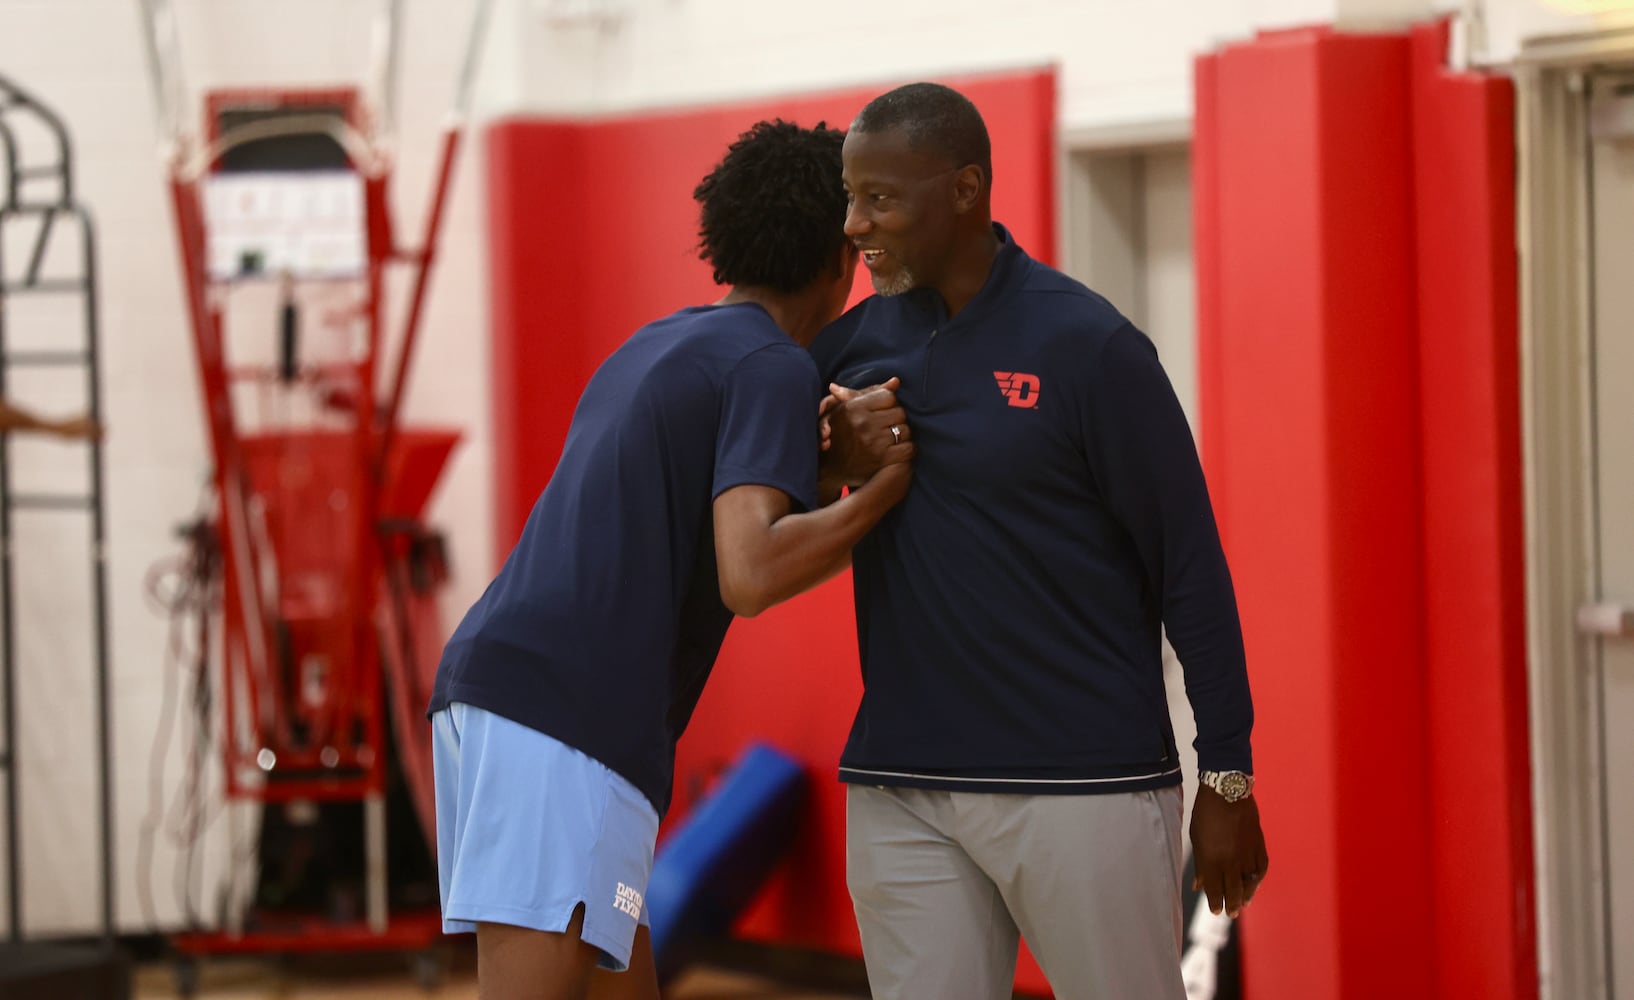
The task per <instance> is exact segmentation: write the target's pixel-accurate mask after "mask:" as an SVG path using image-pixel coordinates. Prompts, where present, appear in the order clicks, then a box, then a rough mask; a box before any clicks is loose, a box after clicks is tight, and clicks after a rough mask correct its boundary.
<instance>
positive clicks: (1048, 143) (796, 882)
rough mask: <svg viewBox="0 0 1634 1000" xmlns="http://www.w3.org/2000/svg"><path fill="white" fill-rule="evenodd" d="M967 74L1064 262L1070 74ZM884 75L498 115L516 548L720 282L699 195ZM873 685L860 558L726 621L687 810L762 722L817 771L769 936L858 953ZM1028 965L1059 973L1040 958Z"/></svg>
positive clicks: (509, 471) (500, 542) (493, 177)
mask: <svg viewBox="0 0 1634 1000" xmlns="http://www.w3.org/2000/svg"><path fill="white" fill-rule="evenodd" d="M948 82H950V83H952V84H953V85H955V86H957V87H959V88H960V90H962V91H963V92H964V93H965V94H967V95H968V96H969V97H970V98H971V99H972V100H973V101H974V102H975V103H976V105H977V106H978V107H979V108H980V109H981V111H982V114H983V116H984V118H985V119H986V121H987V124H988V128H989V130H990V131H991V133H992V139H993V161H994V175H995V178H996V184H995V191H994V212H995V215H996V216H997V217H998V218H999V219H1000V221H1003V222H1005V223H1006V224H1007V225H1009V226H1010V228H1011V230H1012V231H1013V232H1014V234H1015V236H1016V239H1017V240H1018V242H1020V243H1021V244H1022V245H1023V246H1024V247H1026V248H1027V249H1028V250H1029V251H1030V252H1031V253H1032V254H1034V255H1035V256H1037V257H1039V258H1040V259H1042V260H1046V261H1053V260H1054V258H1055V209H1054V200H1055V177H1054V170H1055V144H1054V136H1055V79H1054V74H1053V72H1051V71H1048V70H1039V71H1029V72H1021V73H1014V74H1004V75H994V76H983V77H975V78H967V79H962V80H950V81H948ZM885 89H888V87H887V86H885V85H882V86H880V87H870V88H866V89H857V90H850V91H844V92H837V93H831V94H825V95H820V96H802V97H791V98H784V99H776V100H766V101H761V102H755V103H746V104H739V105H732V106H724V107H710V108H704V109H696V110H686V111H671V112H665V113H660V114H642V115H629V116H620V117H614V118H608V119H597V120H594V121H553V120H541V119H532V118H517V119H510V120H506V121H502V122H499V123H497V124H496V125H494V126H493V127H492V128H491V129H490V131H489V135H488V181H489V183H488V190H489V229H490V233H491V236H490V239H491V246H492V254H491V256H492V272H493V277H492V286H491V288H492V296H493V341H494V351H493V357H494V362H493V369H494V370H493V377H494V387H495V389H494V408H495V483H496V502H497V504H498V509H497V524H498V531H497V535H498V537H497V539H496V542H497V555H498V557H499V558H503V557H504V555H505V554H506V553H507V552H508V551H509V550H510V547H511V545H512V544H514V542H515V539H516V536H517V534H518V532H519V531H520V530H521V525H522V523H523V521H524V520H525V519H526V517H527V513H528V511H529V509H530V508H531V507H532V504H533V501H534V498H535V497H536V496H537V494H538V492H539V490H540V489H541V488H543V486H544V484H545V482H546V481H547V479H548V477H549V475H550V472H551V470H552V468H553V467H554V465H555V462H556V459H557V458H558V457H559V455H560V451H561V445H562V441H563V439H564V437H565V435H566V430H567V425H568V422H569V420H570V419H571V416H572V409H573V406H574V404H575V403H576V402H577V399H578V394H579V391H580V389H581V388H582V387H583V384H584V382H585V380H586V379H588V377H589V376H590V374H591V372H592V371H593V370H594V369H595V366H596V365H598V364H599V363H600V362H601V360H602V359H603V358H604V357H605V356H606V355H607V353H608V352H610V351H611V350H613V349H614V348H615V347H616V346H617V345H618V344H619V343H620V342H622V341H623V339H624V338H625V337H626V336H628V335H629V333H630V332H631V331H633V330H634V329H635V328H636V327H638V326H639V325H641V324H642V323H644V322H647V321H648V320H651V319H653V318H655V317H658V316H660V315H663V314H665V313H668V312H670V311H672V310H674V309H676V308H679V307H681V306H684V305H688V304H692V303H697V302H707V301H712V300H713V299H714V298H716V297H718V296H719V295H720V294H721V293H720V291H719V290H718V289H716V288H715V287H714V286H713V284H712V283H711V281H710V275H709V271H708V269H707V268H706V267H704V265H703V264H701V263H700V262H699V261H698V260H697V258H696V254H695V252H694V250H693V246H694V244H695V242H696V228H697V222H696V208H695V205H694V203H693V201H692V197H691V195H692V189H693V186H694V185H695V184H696V183H697V182H698V180H699V179H700V178H701V177H702V176H703V175H704V174H705V173H706V172H707V171H708V169H709V168H710V166H711V165H712V164H713V163H714V162H715V160H717V159H718V158H719V157H720V155H721V154H722V152H724V150H725V148H726V146H727V144H728V143H729V142H731V140H732V139H733V138H734V137H735V136H736V135H737V134H738V133H739V132H741V131H742V130H743V129H745V128H747V127H748V126H749V125H750V124H752V123H753V122H755V121H756V120H758V119H761V118H767V117H772V116H782V117H784V118H789V119H792V120H795V121H799V122H802V123H808V124H809V123H814V122H815V121H817V120H818V119H826V120H827V121H828V122H829V123H830V124H831V125H836V126H842V127H843V126H844V125H845V124H847V123H849V122H850V120H851V118H852V117H853V116H854V115H855V114H856V112H857V111H858V110H859V109H860V108H861V107H862V105H863V104H865V103H866V102H867V101H868V99H870V98H872V97H873V96H875V95H876V94H878V93H881V92H883V91H884V90H885ZM866 281H867V279H866V277H862V278H861V279H860V281H859V288H858V294H859V296H860V294H861V293H862V292H863V290H864V289H865V288H866ZM860 692H861V685H860V681H859V677H858V667H857V654H856V637H855V625H854V619H853V615H852V607H851V587H850V578H849V576H848V575H847V576H845V577H843V578H842V579H839V580H836V581H834V582H832V583H830V584H828V585H827V586H825V587H823V588H821V589H820V590H818V591H817V592H815V593H813V594H808V595H806V596H804V597H801V598H798V599H796V600H795V601H793V602H791V603H789V604H787V605H784V606H783V607H780V608H776V609H774V610H772V611H770V612H768V613H766V614H765V615H762V616H761V617H759V618H757V619H754V620H752V621H745V622H739V623H738V624H736V625H735V626H734V627H733V629H732V633H731V634H730V636H729V637H728V639H727V644H726V648H725V650H724V652H723V654H722V657H721V661H720V664H719V666H718V667H717V669H716V672H715V675H714V678H713V679H712V680H711V682H710V686H709V689H708V690H707V691H706V692H705V694H704V697H703V700H702V702H701V703H700V705H699V708H698V712H697V715H696V716H695V717H694V719H693V722H692V725H691V728H690V730H689V731H688V735H687V736H686V738H685V739H684V740H683V741H682V744H681V752H680V758H679V760H678V762H677V780H676V810H675V812H674V813H672V818H674V817H675V816H678V815H680V814H682V813H684V811H685V808H686V806H687V804H688V803H689V802H690V801H691V800H693V799H694V798H695V797H696V795H697V794H698V792H699V791H701V790H702V788H703V787H704V786H705V785H706V784H707V782H708V780H709V778H710V776H711V775H712V774H714V773H716V772H717V771H718V770H719V769H720V768H722V767H724V766H726V765H727V764H728V763H729V762H730V761H731V760H732V759H733V757H734V756H735V755H736V753H737V752H738V750H739V749H741V748H742V747H743V746H744V745H745V744H746V743H747V742H748V741H750V740H754V739H764V740H769V741H771V742H773V743H774V744H776V745H777V746H779V747H781V748H783V749H785V750H788V751H791V752H793V753H795V754H797V755H798V756H799V757H800V758H801V759H802V760H804V761H805V763H806V764H807V766H808V768H809V770H810V773H811V776H812V779H813V795H812V799H811V802H812V808H811V813H810V817H809V822H808V823H807V824H806V828H805V831H804V833H803V834H802V837H801V841H800V842H799V843H798V844H796V845H795V849H794V857H793V861H792V862H791V864H789V865H787V866H785V868H784V870H783V872H782V873H781V874H780V875H779V876H778V877H777V879H776V880H775V883H774V884H773V885H772V886H771V887H769V889H768V891H767V892H766V893H765V894H764V895H763V896H762V897H761V899H760V901H759V902H758V903H757V905H756V906H755V907H754V909H753V911H752V912H751V913H749V914H748V915H747V916H746V918H745V919H744V921H743V922H742V924H741V926H740V928H739V929H740V931H741V932H742V933H744V934H746V935H748V936H750V937H755V938H762V939H770V940H776V941H780V942H785V943H791V944H796V945H801V946H809V947H816V948H823V949H829V950H835V951H841V952H848V953H853V954H855V953H857V952H858V943H857V934H856V923H855V919H854V917H853V914H852V912H851V902H850V897H849V896H848V895H847V892H846V889H845V864H844V851H843V847H844V794H843V789H842V787H841V786H840V785H839V784H838V782H837V781H836V780H835V776H834V769H835V765H836V763H837V761H838V758H839V751H840V747H841V746H842V745H843V743H844V740H845V735H846V733H847V731H848V729H849V727H850V724H851V717H852V713H853V712H854V711H855V708H856V703H857V698H858V696H859V694H860ZM1018 979H1019V982H1020V983H1021V984H1022V985H1023V986H1025V987H1034V988H1036V987H1041V986H1042V985H1043V979H1042V977H1041V976H1040V975H1039V974H1038V972H1037V969H1036V966H1034V965H1033V964H1032V962H1031V960H1030V959H1026V958H1024V959H1023V968H1022V971H1021V973H1020V975H1019V977H1018Z"/></svg>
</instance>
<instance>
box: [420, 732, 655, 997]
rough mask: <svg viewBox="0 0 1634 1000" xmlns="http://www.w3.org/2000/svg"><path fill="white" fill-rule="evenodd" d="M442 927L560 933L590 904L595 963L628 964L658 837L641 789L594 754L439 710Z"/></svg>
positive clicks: (643, 920) (643, 914) (587, 934)
mask: <svg viewBox="0 0 1634 1000" xmlns="http://www.w3.org/2000/svg"><path fill="white" fill-rule="evenodd" d="M431 723H432V739H433V741H434V749H433V758H432V759H433V766H434V768H435V773H436V784H437V881H438V885H439V887H440V889H441V892H442V904H443V931H444V932H445V933H449V934H457V933H461V932H470V931H475V930H476V929H477V928H476V925H477V924H478V923H496V924H511V925H514V926H517V927H528V928H532V929H534V930H540V931H555V932H556V933H561V932H563V931H565V930H567V925H568V923H569V922H570V921H571V920H572V919H573V910H574V909H575V908H576V907H577V906H578V905H579V904H580V903H583V904H584V930H583V931H582V933H581V935H580V936H581V937H582V938H583V939H584V941H585V943H586V944H590V945H593V946H595V947H596V948H599V949H601V951H602V958H601V962H600V964H601V965H602V966H603V967H605V968H609V969H613V970H616V971H622V970H623V969H625V968H628V967H629V964H630V951H631V948H632V946H633V945H634V943H635V930H636V926H637V924H649V923H650V922H649V921H648V919H647V909H646V906H645V905H644V903H645V896H646V894H647V879H648V877H649V876H651V874H652V858H653V849H654V845H655V844H656V842H657V839H658V813H657V812H656V811H655V810H654V809H653V807H652V803H650V802H648V801H647V798H646V796H644V795H642V794H641V793H640V792H639V791H637V790H636V788H635V786H634V785H632V784H630V783H629V782H628V781H626V780H624V779H623V778H621V777H619V776H618V775H617V774H614V773H613V772H612V771H610V770H608V769H607V767H605V766H604V765H603V764H601V763H600V762H599V761H597V760H595V759H593V758H591V757H587V756H585V755H584V754H582V753H580V752H579V751H577V750H575V749H573V748H572V747H570V746H568V745H566V744H565V743H562V742H560V741H559V740H556V739H553V738H551V737H549V736H546V735H545V734H543V733H541V732H538V731H537V730H534V729H529V728H528V727H527V726H523V725H520V724H518V723H515V722H512V721H510V720H509V719H505V718H501V717H500V716H497V715H494V714H492V713H490V712H485V711H483V710H482V709H480V708H475V707H473V706H471V705H466V704H462V703H455V704H453V705H450V706H449V707H448V708H446V709H444V710H443V711H440V712H438V713H437V714H436V715H434V716H432V719H431Z"/></svg>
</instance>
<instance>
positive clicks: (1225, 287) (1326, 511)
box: [1197, 31, 1433, 1000]
mask: <svg viewBox="0 0 1634 1000" xmlns="http://www.w3.org/2000/svg"><path fill="white" fill-rule="evenodd" d="M1406 68H1407V44H1406V40H1405V39H1404V38H1400V37H1393V36H1392V37H1377V36H1371V37H1368V36H1351V35H1336V34H1330V33H1326V32H1320V31H1306V32H1292V33H1287V34H1281V35H1273V36H1266V37H1263V38H1261V39H1259V40H1257V41H1255V42H1252V43H1249V44H1245V45H1241V46H1234V47H1232V48H1228V49H1226V50H1225V51H1223V52H1221V53H1220V54H1218V55H1215V56H1210V57H1206V58H1205V59H1204V60H1203V66H1202V67H1201V68H1200V70H1199V73H1198V83H1199V88H1200V89H1199V95H1198V108H1197V112H1198V119H1199V125H1200V128H1199V134H1200V135H1206V136H1208V137H1210V140H1211V148H1207V149H1200V150H1199V152H1200V154H1201V155H1200V159H1199V169H1200V170H1203V171H1207V172H1208V173H1209V175H1210V176H1209V178H1208V180H1207V181H1206V182H1201V185H1200V186H1207V187H1208V189H1209V192H1210V197H1209V199H1208V201H1209V207H1210V208H1211V209H1212V214H1211V215H1206V216H1205V215H1202V214H1199V216H1198V218H1197V223H1198V233H1197V236H1198V244H1199V246H1202V247H1205V248H1206V249H1205V250H1204V252H1203V253H1202V255H1201V260H1202V262H1203V263H1204V264H1205V266H1207V267H1208V268H1209V271H1208V273H1206V274H1205V275H1203V281H1204V283H1205V287H1206V292H1205V296H1204V311H1203V313H1202V323H1203V325H1202V328H1201V331H1200V338H1201V343H1202V346H1203V357H1204V359H1205V364H1204V366H1203V369H1202V372H1201V376H1202V386H1201V390H1202V393H1203V397H1204V404H1203V407H1204V408H1203V412H1204V413H1205V414H1206V419H1209V420H1210V421H1212V422H1211V423H1209V424H1208V429H1207V433H1205V434H1204V435H1203V442H1204V447H1205V449H1206V453H1205V461H1206V463H1207V465H1208V470H1209V474H1210V477H1211V478H1210V482H1211V487H1212V489H1213V491H1214V492H1215V493H1216V494H1218V495H1219V496H1220V498H1221V503H1220V507H1221V511H1222V516H1223V518H1224V525H1225V537H1226V542H1227V546H1228V549H1227V551H1228V555H1229V556H1230V558H1231V560H1232V568H1233V572H1234V575H1235V578H1236V583H1237V588H1238V589H1237V593H1238V598H1239V601H1240V603H1241V608H1242V616H1243V626H1244V630H1245V638H1246V641H1247V646H1248V661H1249V665H1250V670H1251V672H1252V678H1253V685H1254V696H1255V709H1256V716H1257V722H1256V725H1255V769H1256V771H1257V772H1259V773H1260V774H1262V775H1263V776H1264V780H1265V783H1264V785H1263V786H1262V787H1263V793H1262V797H1261V806H1260V808H1261V810H1262V813H1263V817H1264V822H1265V826H1266V828H1267V831H1268V836H1269V837H1270V847H1271V858H1272V862H1271V877H1270V880H1269V881H1268V883H1267V885H1266V888H1265V892H1264V893H1263V894H1262V895H1261V896H1260V897H1259V898H1258V899H1256V901H1255V903H1254V904H1253V908H1252V909H1251V910H1250V912H1249V913H1248V914H1247V917H1246V919H1245V923H1244V937H1245V940H1244V966H1245V979H1246V984H1247V986H1248V988H1249V990H1250V991H1251V995H1252V996H1255V997H1293V996H1299V997H1311V998H1316V997H1322V998H1328V997H1332V998H1339V997H1345V998H1357V1000H1360V998H1374V997H1384V996H1389V997H1396V998H1407V997H1420V996H1422V997H1430V996H1432V995H1433V993H1432V992H1430V989H1429V986H1428V985H1426V984H1425V973H1426V972H1427V971H1428V969H1429V968H1430V922H1429V914H1428V908H1427V907H1425V906H1424V905H1423V904H1422V900H1419V899H1416V898H1414V889H1415V888H1416V887H1418V886H1421V885H1422V884H1423V883H1424V881H1425V877H1426V875H1427V872H1428V858H1427V850H1426V846H1425V837H1424V832H1425V830H1426V828H1427V813H1426V809H1427V803H1426V784H1425V780H1424V767H1423V763H1424V753H1425V743H1424V716H1423V713H1424V695H1423V687H1424V684H1423V670H1424V665H1423V654H1422V636H1421V620H1420V610H1419V608H1420V603H1421V601H1420V594H1419V578H1420V570H1419V562H1418V551H1419V539H1418V536H1417V532H1416V526H1417V524H1418V522H1419V516H1418V506H1419V493H1420V488H1419V477H1418V450H1417V436H1418V412H1417V406H1416V397H1417V390H1418V384H1417V375H1416V371H1417V358H1416V354H1415V351H1416V347H1415V344H1414V339H1413V334H1414V329H1415V317H1414V295H1413V293H1414V274H1413V257H1412V248H1413V244H1412V221H1413V220H1412V213H1411V202H1410V186H1409V185H1410V171H1409V164H1410V156H1409V154H1410V130H1409V119H1408V114H1407V109H1408V93H1407V73H1406ZM1341 785H1343V787H1341ZM1257 942H1265V945H1264V947H1256V943H1257Z"/></svg>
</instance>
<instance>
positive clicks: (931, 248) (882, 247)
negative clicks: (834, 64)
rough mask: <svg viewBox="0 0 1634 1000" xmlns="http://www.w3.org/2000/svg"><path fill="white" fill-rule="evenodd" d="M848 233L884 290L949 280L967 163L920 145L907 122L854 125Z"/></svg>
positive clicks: (848, 146)
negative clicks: (869, 127) (862, 128)
mask: <svg viewBox="0 0 1634 1000" xmlns="http://www.w3.org/2000/svg"><path fill="white" fill-rule="evenodd" d="M841 155H842V158H843V161H844V171H843V173H842V175H841V176H842V178H843V179H844V182H845V191H846V200H847V205H848V208H847V211H846V216H845V234H846V235H847V236H849V237H850V238H851V241H852V242H853V243H855V244H856V246H857V249H858V250H860V251H861V252H862V262H863V264H864V265H865V266H866V267H867V268H868V272H869V277H870V278H871V279H872V280H873V284H874V291H875V292H877V293H879V294H880V295H900V294H902V293H903V292H906V291H908V290H909V289H912V288H935V287H937V285H938V284H939V283H940V282H941V281H942V279H943V277H944V274H945V272H946V269H947V262H948V258H949V257H950V256H951V253H952V249H953V244H954V239H955V237H956V235H957V226H958V221H959V215H960V214H961V208H960V201H961V200H960V197H959V190H958V181H959V178H960V174H961V169H960V166H959V165H958V164H955V163H950V162H948V160H947V159H946V158H945V157H942V156H938V155H936V154H934V153H930V152H928V151H925V150H919V149H915V148H913V145H912V144H911V143H910V141H909V139H908V136H907V135H906V133H904V132H903V131H902V130H901V129H885V130H883V131H879V132H859V131H857V130H856V129H852V130H851V132H850V133H849V134H848V135H847V136H846V138H845V146H844V148H843V151H842V154H841Z"/></svg>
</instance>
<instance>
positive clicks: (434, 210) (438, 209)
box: [375, 124, 462, 481]
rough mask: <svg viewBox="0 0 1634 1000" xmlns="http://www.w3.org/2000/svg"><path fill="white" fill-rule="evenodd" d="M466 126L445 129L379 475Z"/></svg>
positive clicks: (384, 433) (394, 429)
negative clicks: (440, 160) (435, 185)
mask: <svg viewBox="0 0 1634 1000" xmlns="http://www.w3.org/2000/svg"><path fill="white" fill-rule="evenodd" d="M461 135H462V130H461V128H460V126H459V125H458V124H455V125H450V126H449V127H448V130H447V131H446V132H444V133H443V155H442V163H441V165H440V166H439V167H438V170H437V187H436V189H435V190H434V191H433V192H432V195H431V214H430V216H429V217H428V218H427V220H426V235H425V242H424V243H423V244H421V247H420V253H419V254H418V255H417V256H416V258H415V260H416V263H417V264H418V265H419V269H418V270H417V271H416V272H415V276H414V294H413V296H412V297H411V298H410V299H409V308H408V315H407V316H406V317H404V331H403V346H402V349H401V351H400V353H399V354H398V355H397V370H396V372H395V373H394V374H393V376H392V383H391V393H390V394H389V395H388V396H387V397H386V408H385V411H384V415H383V417H382V420H381V424H380V428H381V431H380V451H379V454H378V455H377V456H376V460H375V470H376V476H377V478H379V479H380V480H381V481H384V480H385V477H386V462H387V459H388V456H389V455H390V454H391V446H392V439H393V437H394V436H395V435H396V433H397V416H398V413H399V411H400V409H401V407H402V404H403V386H404V385H405V383H407V381H408V371H409V361H410V360H411V359H412V358H413V357H414V342H415V340H416V338H417V337H418V336H419V332H420V316H421V313H422V312H423V311H424V305H425V296H426V286H427V284H428V283H429V280H430V277H431V263H432V261H433V260H434V259H435V258H436V255H437V237H438V234H439V233H440V232H441V230H442V221H443V207H444V206H445V205H446V204H447V203H448V186H449V181H450V179H451V178H452V177H453V172H454V156H455V154H456V153H457V152H458V151H459V146H460V137H461Z"/></svg>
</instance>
